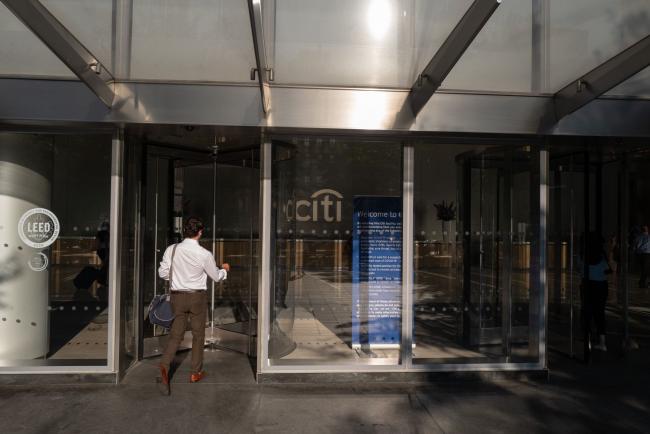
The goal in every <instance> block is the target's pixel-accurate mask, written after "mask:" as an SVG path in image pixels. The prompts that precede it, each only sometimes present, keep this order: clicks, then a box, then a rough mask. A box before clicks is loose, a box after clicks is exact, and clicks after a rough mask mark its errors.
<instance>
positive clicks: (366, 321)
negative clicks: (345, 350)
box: [352, 196, 402, 348]
mask: <svg viewBox="0 0 650 434" xmlns="http://www.w3.org/2000/svg"><path fill="white" fill-rule="evenodd" d="M353 204H354V214H353V221H352V229H353V238H352V346H353V348H363V347H370V348H395V347H398V346H399V343H400V336H401V331H400V327H401V321H400V318H401V312H402V303H401V302H402V297H401V286H402V200H401V198H399V197H376V196H368V197H355V198H354V200H353Z"/></svg>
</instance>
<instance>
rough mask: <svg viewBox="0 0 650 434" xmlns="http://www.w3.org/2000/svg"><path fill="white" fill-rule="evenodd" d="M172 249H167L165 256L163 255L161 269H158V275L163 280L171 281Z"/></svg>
mask: <svg viewBox="0 0 650 434" xmlns="http://www.w3.org/2000/svg"><path fill="white" fill-rule="evenodd" d="M171 252H172V248H171V247H167V250H165V254H163V258H162V261H161V262H160V267H158V275H159V276H160V278H161V279H164V280H169V267H170V266H171V263H172V258H171V256H172V253H171Z"/></svg>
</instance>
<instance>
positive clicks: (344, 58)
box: [0, 0, 650, 373]
mask: <svg viewBox="0 0 650 434" xmlns="http://www.w3.org/2000/svg"><path fill="white" fill-rule="evenodd" d="M10 3H11V2H5V3H2V4H0V58H2V59H3V61H2V63H0V81H1V82H2V84H3V85H5V84H6V83H8V85H5V87H4V88H3V89H5V90H7V91H11V90H12V89H13V88H14V87H15V88H16V89H27V90H26V91H24V93H25V94H27V95H22V94H11V95H19V96H20V98H19V97H15V98H4V99H2V100H0V127H1V131H0V370H3V371H6V372H9V371H11V370H12V369H14V370H19V369H21V368H25V367H30V368H31V367H34V368H39V369H40V368H42V367H44V366H45V367H46V368H70V369H71V370H74V369H75V368H78V369H81V368H84V367H85V368H88V369H91V368H92V367H97V368H104V370H103V371H102V370H101V369H98V370H97V371H101V372H109V371H111V372H113V371H114V372H118V373H123V372H125V370H126V369H128V367H130V366H131V365H132V364H133V363H135V362H137V361H139V360H142V359H143V358H146V357H150V356H152V357H153V356H156V355H157V354H159V351H160V348H161V347H162V346H163V345H164V344H165V343H166V339H167V332H166V330H163V329H161V328H158V327H154V326H153V325H152V324H150V323H149V322H148V321H147V319H146V307H147V305H148V302H149V301H150V300H151V298H152V297H153V296H154V295H158V294H160V293H161V291H163V290H164V282H163V281H162V280H161V279H159V278H158V275H157V266H158V263H159V262H160V259H161V255H162V253H163V252H164V249H165V248H166V247H167V246H168V245H170V244H172V243H174V242H176V241H178V240H179V239H180V238H181V228H182V223H183V221H185V219H187V218H188V217H189V216H199V217H200V218H202V219H203V220H204V221H205V222H206V230H205V238H204V239H203V240H202V243H203V246H204V247H205V248H207V249H208V250H210V251H211V252H212V254H213V255H214V256H215V258H216V261H217V263H222V262H228V263H230V264H231V266H232V273H231V276H230V278H229V279H228V281H227V282H225V283H221V284H218V285H212V286H211V287H210V288H208V289H209V291H210V295H211V297H210V300H209V302H208V303H207V305H206V309H207V310H208V312H209V315H208V322H207V323H206V330H209V331H207V333H206V336H208V340H207V341H206V345H212V346H222V347H225V348H227V349H233V350H236V351H239V352H242V353H245V354H247V355H248V356H250V357H251V358H255V357H257V358H258V361H259V363H258V371H259V373H278V372H285V373H286V372H336V371H340V372H361V371H364V372H366V371H386V372H388V371H404V372H406V371H429V370H431V371H437V370H473V369H544V368H546V361H547V354H546V350H547V347H548V348H550V349H553V350H557V351H559V352H562V353H567V354H570V355H571V356H576V357H578V358H582V359H585V360H587V359H589V357H590V354H591V351H592V346H591V343H592V342H593V335H592V334H591V333H592V331H591V330H590V328H591V327H590V326H591V324H588V323H589V321H587V320H585V318H586V317H587V316H588V315H589V312H588V309H587V307H588V305H589V303H588V301H587V299H588V295H589V294H588V293H587V292H585V288H586V286H585V282H584V281H585V279H584V278H583V276H584V275H585V273H586V272H587V270H586V269H585V258H586V250H587V247H588V245H587V244H588V242H587V240H588V239H592V238H593V236H594V234H597V235H599V236H601V237H602V238H603V240H604V246H605V247H604V249H605V251H606V254H607V258H608V260H609V263H610V265H611V266H612V273H611V276H609V275H608V277H607V282H608V295H607V300H606V310H607V318H608V319H609V324H610V326H608V329H607V336H606V337H607V339H608V340H609V342H610V344H613V345H621V346H622V347H623V348H633V347H634V346H635V345H636V346H639V345H641V346H644V345H647V342H646V339H645V336H647V334H648V333H647V319H646V316H647V315H646V313H647V307H648V306H647V296H646V294H645V292H643V291H644V290H645V286H646V284H645V278H644V276H645V275H646V274H650V269H648V267H650V265H648V264H650V260H648V261H647V264H646V262H645V261H646V259H647V258H646V257H645V256H644V253H643V252H641V251H639V249H638V248H636V247H635V245H636V244H635V243H636V241H635V240H636V239H637V238H638V237H639V236H641V234H642V233H643V227H644V226H646V225H647V224H648V220H649V219H650V214H649V211H648V210H646V209H645V207H644V205H643V203H644V198H645V197H646V196H647V193H648V188H647V184H648V183H649V182H650V181H648V179H646V176H645V175H644V174H645V173H646V172H647V170H646V169H647V167H648V165H647V158H646V155H647V146H648V145H647V142H645V141H644V140H642V139H636V138H634V139H633V138H631V137H647V136H648V135H649V134H650V133H649V132H648V129H647V127H645V126H644V124H643V125H641V124H642V123H643V122H638V120H639V119H641V120H643V119H645V117H644V114H645V113H646V112H647V111H648V110H649V109H648V108H647V101H645V100H646V99H647V97H648V96H649V95H650V89H648V74H649V72H648V71H650V70H649V69H647V67H646V69H645V70H640V69H641V67H642V66H643V65H640V66H639V65H636V66H634V65H633V66H629V65H627V66H626V65H623V66H621V65H618V67H616V62H614V64H612V63H607V62H608V60H611V59H612V58H614V57H615V56H616V55H617V54H619V53H621V52H624V51H625V50H626V49H627V48H628V47H630V46H632V45H634V44H637V46H640V44H638V43H639V42H643V41H646V40H650V39H647V38H648V35H649V34H650V18H649V17H650V6H649V5H648V2H647V0H624V1H619V2H618V3H617V5H616V6H612V4H611V2H607V1H605V0H575V1H571V2H566V1H564V2H563V1H559V0H534V1H523V0H515V1H507V2H499V6H498V7H496V9H495V11H494V13H493V14H492V15H490V16H489V18H488V17H483V18H486V20H485V21H484V22H482V23H478V22H474V23H473V25H469V27H468V28H466V30H467V31H475V32H476V33H475V36H476V37H475V38H473V39H471V40H469V41H467V42H468V45H467V47H463V48H466V49H465V50H460V49H459V47H458V46H457V47H455V49H453V50H451V51H453V52H454V53H451V54H449V53H447V56H445V57H446V59H445V61H446V63H448V64H449V68H450V70H449V71H447V72H448V74H447V75H446V76H445V78H444V80H443V81H442V83H433V84H434V85H435V86H434V87H435V89H434V92H435V91H437V90H438V85H439V89H440V90H441V92H439V93H438V94H436V95H434V97H433V98H434V99H435V100H433V99H432V100H431V101H430V102H429V103H428V107H427V108H426V109H425V110H423V111H422V112H420V113H409V112H410V111H412V110H409V106H411V107H410V108H412V104H411V103H413V102H414V100H413V95H414V94H418V93H419V92H420V91H422V89H424V90H426V89H425V87H426V86H425V87H421V86H420V85H416V89H415V91H414V93H409V91H410V89H411V87H412V86H413V84H414V82H416V81H417V80H419V78H421V79H422V80H428V79H429V78H430V77H426V76H422V75H421V74H423V71H425V68H426V66H427V65H428V64H429V62H430V61H431V60H432V58H433V57H434V56H435V55H436V53H438V50H439V49H440V48H441V46H443V43H444V41H445V40H446V39H447V37H448V36H449V35H450V32H452V30H453V29H454V28H455V27H456V25H457V24H458V23H459V21H460V20H461V18H462V17H464V16H466V13H467V11H468V8H469V7H470V5H472V4H473V3H474V2H472V1H471V0H458V1H452V0H435V1H424V0H359V1H356V2H346V1H340V0H334V1H329V2H323V1H316V0H301V1H298V0H268V1H264V2H263V3H264V8H263V9H261V12H260V11H258V10H256V9H255V5H257V4H258V2H257V1H251V2H250V3H248V4H247V2H243V1H239V2H235V1H233V0H218V1H206V0H191V1H186V2H183V3H179V2H173V1H168V0H166V1H155V2H154V1H151V0H133V1H128V2H119V1H113V2H108V1H85V2H84V1H80V0H42V4H43V7H45V8H46V9H45V11H46V12H47V11H49V13H51V14H52V16H53V17H54V18H55V19H56V20H58V21H60V24H61V25H62V26H63V27H64V28H65V29H66V30H68V31H69V32H70V34H66V33H65V32H61V33H57V32H56V29H54V30H53V29H52V28H49V29H46V31H45V32H43V31H42V29H41V33H39V30H38V29H35V28H34V26H33V24H34V22H33V21H32V22H31V23H30V24H31V28H32V30H30V28H29V27H28V26H26V25H25V23H26V22H27V21H29V18H30V17H29V16H27V17H26V16H22V17H21V19H22V22H21V19H19V18H16V16H15V15H14V13H12V12H11V11H10V10H9V9H8V8H7V7H6V6H5V4H10ZM14 7H15V4H14ZM41 12H43V11H42V10H41ZM46 12H43V14H44V16H47V13H46ZM31 13H32V14H33V13H34V11H32V12H31ZM23 14H25V12H24V11H23ZM256 14H258V15H256ZM260 14H261V16H260ZM18 15H20V13H18ZM27 15H29V14H27ZM37 15H38V14H37ZM41 18H42V17H41ZM31 19H32V20H34V16H32V17H31ZM258 20H261V22H260V21H258ZM473 20H474V21H478V18H477V17H473ZM36 21H38V20H36ZM46 21H47V20H46ZM41 26H44V27H46V28H47V27H48V26H47V23H46V24H45V25H44V24H43V22H42V21H41ZM54 27H56V26H54ZM58 30H61V29H58ZM48 32H49V33H48ZM35 33H36V34H39V36H35ZM56 36H59V37H60V38H58V39H61V40H62V41H59V46H58V47H52V48H51V49H49V48H48V47H47V46H46V44H45V43H43V41H45V42H47V43H49V42H50V39H49V37H54V39H56V40H58V39H57V38H56ZM54 39H53V40H54ZM77 43H81V44H82V45H83V46H85V47H86V48H87V49H88V51H90V52H92V56H91V55H89V54H88V53H86V52H85V50H81V49H79V47H78V46H77ZM458 43H459V42H458V41H456V45H458ZM50 45H51V44H50ZM54 45H57V44H54ZM452 45H453V44H452ZM66 50H67V51H66ZM646 50H647V49H646ZM71 51H72V54H71ZM53 52H57V54H53ZM261 54H263V56H262V55H261ZM455 54H458V59H451V57H454V55H455ZM68 55H72V57H75V58H76V57H79V58H80V59H76V62H68V64H69V65H70V68H73V69H75V73H72V72H71V71H70V69H68V67H66V66H65V65H64V63H63V62H62V61H61V60H60V59H68V60H70V59H69V58H68V57H67V56H68ZM89 56H90V57H93V56H94V57H96V60H98V61H99V62H100V63H101V66H102V68H100V69H101V71H99V70H97V69H96V68H95V67H96V65H94V64H93V63H92V62H94V60H95V59H91V60H90V61H89V60H88V59H89ZM261 57H265V58H266V64H262V62H263V59H261ZM639 57H641V56H639ZM75 63H76V64H75ZM443 63H444V62H443ZM628 63H629V62H628ZM632 63H634V62H632ZM73 64H75V65H73ZM599 65H606V66H608V67H607V68H605V69H606V70H609V72H608V71H605V72H604V74H605V75H606V76H607V77H605V78H611V77H614V78H616V77H618V85H617V86H615V87H612V86H614V84H612V83H609V84H610V85H611V86H610V87H612V88H611V89H610V90H609V91H608V92H605V93H603V95H600V94H599V95H596V96H595V97H596V99H597V101H595V102H594V103H593V104H592V105H591V106H590V107H589V108H588V109H586V110H585V111H583V112H581V114H577V115H573V114H571V113H569V114H568V115H567V116H566V117H564V118H562V119H551V120H550V121H549V118H552V117H556V118H557V117H558V116H559V114H561V112H562V110H561V109H562V107H560V105H561V103H562V101H560V100H561V99H562V98H552V97H551V96H552V95H553V94H554V93H555V92H558V90H560V89H562V88H563V87H565V86H566V85H568V84H570V83H575V82H576V80H578V79H579V78H580V77H581V76H583V75H584V74H587V73H588V72H589V71H591V70H593V69H594V68H596V67H598V66H599ZM612 65H614V67H612ZM89 68H90V69H91V70H94V71H95V72H97V73H98V77H99V78H100V80H96V79H97V77H95V76H94V74H92V73H91V74H88V71H89ZM257 68H262V69H264V70H266V71H267V74H262V76H263V77H268V82H266V81H265V80H264V78H262V80H261V82H260V83H258V82H257V81H258V79H259V77H260V74H259V73H260V71H256V69H257ZM618 68H623V69H624V71H620V70H618ZM632 69H633V70H632ZM107 72H110V73H111V74H110V75H112V77H114V79H115V80H114V81H113V79H112V77H109V74H106V73H107ZM102 73H103V74H102ZM624 73H627V74H624ZM75 74H76V75H75ZM612 74H613V75H612ZM77 76H79V77H83V78H82V81H83V82H84V83H86V84H87V85H88V86H89V87H90V88H91V90H93V92H95V94H101V95H103V97H101V98H102V101H103V102H104V103H105V105H108V106H110V107H105V106H104V105H102V104H101V103H99V102H98V101H95V100H93V99H92V98H94V95H93V94H92V93H91V92H90V91H88V90H87V89H86V88H85V87H83V84H81V83H77V82H76V77H77ZM89 76H90V77H89ZM624 77H629V78H628V79H626V80H623V78H624ZM104 79H106V80H105V81H104V82H102V80H104ZM596 80H602V81H604V82H607V80H606V79H601V78H598V77H596ZM26 83H27V84H26ZM258 84H259V85H261V89H262V94H265V95H266V96H269V95H270V94H272V95H271V97H270V98H269V100H268V101H270V102H271V105H270V107H271V109H270V111H267V110H265V107H262V105H261V104H260V101H261V98H260V92H259V89H258V88H257V86H258ZM577 84H578V86H577V89H578V90H577V92H576V94H575V95H574V96H573V97H570V98H571V99H572V101H573V102H575V101H577V100H579V99H580V98H581V97H583V96H584V95H586V94H585V93H583V94H582V95H578V94H580V93H581V90H582V89H583V85H585V83H583V82H578V83H577ZM600 84H601V83H600V81H599V83H597V86H595V87H596V88H598V87H599V86H598V85H600ZM14 85H15V86H14ZM586 85H587V86H589V85H590V83H586ZM362 88H363V89H362ZM50 89H54V91H52V92H49V90H50ZM418 89H419V90H418ZM596 90H598V89H596ZM84 92H85V93H84ZM568 93H571V92H568ZM588 93H589V92H588ZM601 93H602V92H601ZM71 95H74V98H71V97H70V96H71ZM23 96H25V98H22V97H23ZM84 98H88V99H84ZM34 101H37V103H36V104H35V103H34ZM78 101H85V102H84V103H81V104H79V103H78ZM93 101H95V102H98V105H93ZM587 102H589V101H587ZM86 103H87V105H86ZM30 104H31V105H30ZM111 104H112V105H111ZM568 105H569V106H570V105H571V104H568ZM233 107H236V108H233ZM594 107H597V108H594ZM266 108H268V107H266ZM594 113H595V115H594ZM411 115H414V116H411ZM551 115H554V116H551ZM583 115H584V116H583ZM86 116H87V117H86ZM590 116H592V117H590ZM610 116H611V119H610ZM626 117H629V119H624V118H626ZM614 118H615V119H614ZM547 121H549V122H550V124H549V125H546V122H547ZM635 122H637V123H639V125H633V124H634V123H635ZM207 125H210V126H207ZM547 128H548V129H547ZM626 128H632V130H630V131H627V130H626ZM634 128H636V129H634ZM97 131H100V132H97ZM107 131H108V133H106V132H107ZM594 131H595V132H594ZM514 134H521V135H514ZM567 135H568V136H571V137H573V138H569V137H568V136H567ZM581 135H582V136H581ZM587 135H594V136H602V137H605V136H611V137H615V136H618V135H620V136H621V137H620V138H616V139H605V138H602V137H601V138H592V137H587ZM267 146H268V149H270V152H269V153H264V149H265V148H266V147H267ZM612 204H616V205H615V206H614V205H612ZM111 254H113V256H110V255H111ZM109 256H110V257H111V258H115V260H111V261H109ZM644 264H645V265H644ZM646 277H647V276H646ZM112 315H115V317H114V318H113V317H112ZM644 315H645V316H644ZM599 327H600V326H599ZM547 330H548V334H547ZM599 330H600V329H599ZM37 370H38V369H37ZM44 370H45V368H44V369H43V371H44ZM54 370H55V371H56V369H54ZM64 370H65V369H61V372H63V371H64ZM93 372H94V371H93Z"/></svg>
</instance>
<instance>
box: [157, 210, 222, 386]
mask: <svg viewBox="0 0 650 434" xmlns="http://www.w3.org/2000/svg"><path fill="white" fill-rule="evenodd" d="M203 229H204V226H203V222H202V221H201V220H200V219H198V218H195V217H191V218H189V219H188V220H187V222H186V223H185V225H184V227H183V235H184V237H185V239H184V240H183V242H181V243H179V244H176V251H175V252H174V251H173V250H174V246H173V245H172V246H169V247H167V250H165V254H164V255H163V259H162V262H161V263H160V268H159V269H158V275H159V276H160V277H161V278H162V279H165V280H169V277H170V276H169V275H170V269H171V282H170V292H171V304H172V309H173V311H174V315H175V318H174V322H173V324H172V327H171V330H170V332H169V341H168V343H167V348H166V349H165V352H164V353H163V356H162V360H161V363H160V376H161V378H160V380H159V384H160V386H161V391H162V392H163V393H164V394H167V395H169V393H170V386H169V368H170V364H171V362H172V360H173V359H174V355H175V354H176V351H177V350H178V346H179V345H180V343H181V341H182V340H183V336H184V335H185V327H186V325H187V318H188V317H189V319H190V324H191V327H192V373H191V375H190V382H191V383H196V382H198V381H201V379H202V378H203V377H204V376H205V372H204V371H203V370H202V368H203V346H204V339H205V320H206V311H207V301H208V300H207V278H208V276H209V277H210V278H211V279H212V280H214V281H215V282H219V281H221V280H225V279H226V277H227V276H228V271H229V270H230V266H229V265H228V264H223V265H222V266H221V269H219V268H218V267H217V265H216V263H215V261H214V257H213V256H212V253H210V251H209V250H207V249H204V248H203V247H201V245H200V244H199V239H200V238H201V236H202V235H203ZM172 254H173V261H174V265H173V267H172V266H171V265H172Z"/></svg>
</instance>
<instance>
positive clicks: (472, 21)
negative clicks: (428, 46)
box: [409, 0, 501, 116]
mask: <svg viewBox="0 0 650 434" xmlns="http://www.w3.org/2000/svg"><path fill="white" fill-rule="evenodd" d="M500 4H501V0H474V3H472V5H471V6H470V7H469V9H467V12H465V15H463V17H462V18H461V19H460V21H459V22H458V24H457V25H456V27H455V28H454V30H452V31H451V33H450V34H449V36H447V39H446V40H445V42H443V43H442V45H441V46H440V48H439V49H438V51H437V52H436V54H435V55H434V56H433V58H432V59H431V61H430V62H429V64H428V65H427V66H426V67H425V68H424V71H422V73H421V74H420V75H419V76H418V78H417V80H416V81H415V83H414V84H413V86H412V87H411V92H410V94H409V104H410V106H411V110H412V112H413V115H414V116H417V115H418V113H419V112H420V110H422V107H424V105H425V104H426V103H427V102H428V101H429V99H430V98H431V96H433V94H434V93H435V92H436V91H437V90H438V88H439V87H440V85H441V84H442V82H443V81H444V80H445V78H446V77H447V75H448V74H449V73H450V72H451V70H452V68H453V67H454V66H455V65H456V63H458V61H459V60H460V58H461V57H462V56H463V54H464V53H465V51H466V50H467V48H468V47H469V46H470V44H471V43H472V41H474V39H475V38H476V36H477V35H478V34H479V32H480V31H481V29H482V28H483V27H484V26H485V24H486V23H487V21H488V20H489V19H490V17H491V16H492V14H493V13H494V11H495V10H496V9H497V7H499V5H500Z"/></svg>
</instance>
